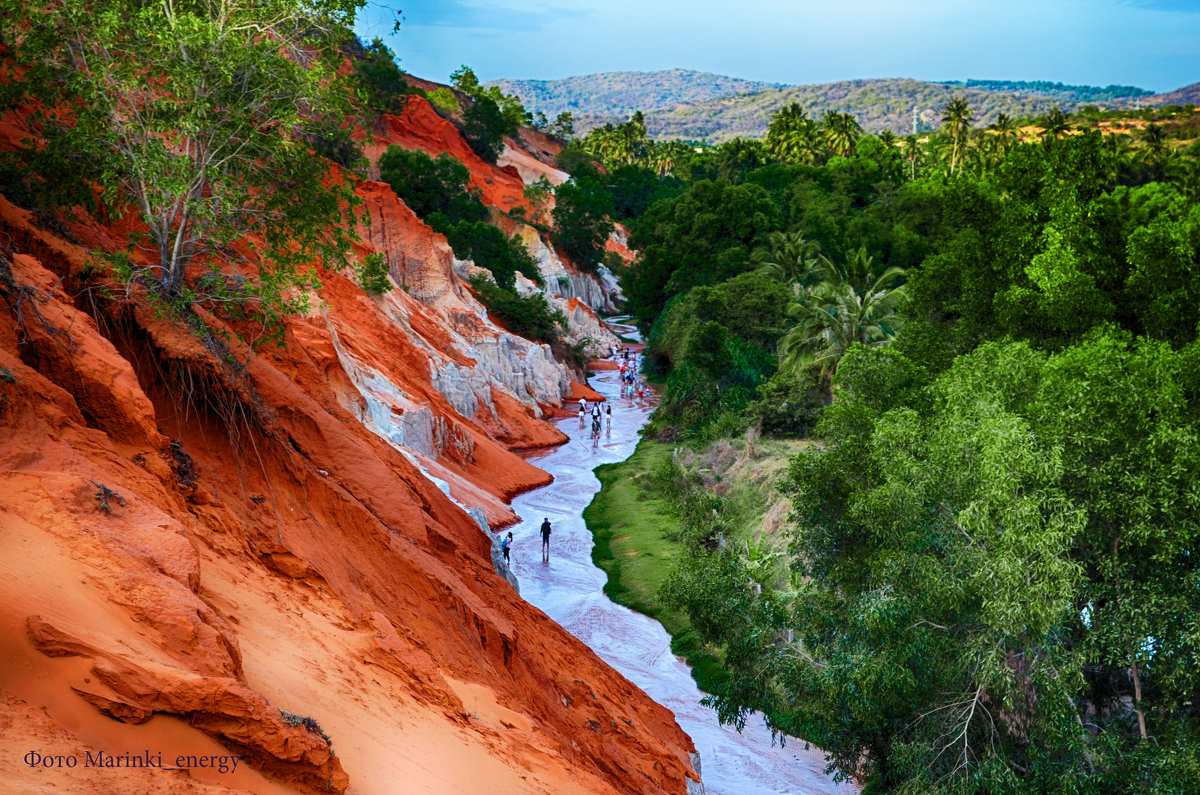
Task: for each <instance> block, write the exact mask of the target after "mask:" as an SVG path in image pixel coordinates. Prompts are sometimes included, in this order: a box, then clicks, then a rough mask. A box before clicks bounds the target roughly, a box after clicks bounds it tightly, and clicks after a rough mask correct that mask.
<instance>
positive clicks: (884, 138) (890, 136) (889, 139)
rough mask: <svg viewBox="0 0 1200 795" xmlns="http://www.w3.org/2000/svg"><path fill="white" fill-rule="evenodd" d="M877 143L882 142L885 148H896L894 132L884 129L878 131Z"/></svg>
mask: <svg viewBox="0 0 1200 795" xmlns="http://www.w3.org/2000/svg"><path fill="white" fill-rule="evenodd" d="M879 143H881V144H883V147H884V148H885V149H895V148H896V134H895V133H894V132H892V131H891V130H884V131H883V132H881V133H879Z"/></svg>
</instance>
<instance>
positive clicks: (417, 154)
mask: <svg viewBox="0 0 1200 795" xmlns="http://www.w3.org/2000/svg"><path fill="white" fill-rule="evenodd" d="M379 178H380V179H381V180H382V181H384V182H386V183H387V184H389V185H391V186H392V190H394V191H396V195H397V196H399V197H400V198H401V199H402V200H403V201H404V203H405V204H407V205H408V206H409V208H410V209H412V211H413V212H414V213H416V214H417V215H418V216H420V217H421V218H422V219H428V218H429V217H430V216H431V215H432V214H434V213H442V214H443V215H444V216H445V217H446V218H447V220H448V221H449V222H450V223H451V224H456V223H458V222H460V221H486V220H487V217H488V212H487V208H486V207H485V206H484V204H483V200H482V198H481V197H480V193H479V191H478V190H477V189H475V188H473V187H472V186H471V172H470V171H469V170H468V169H467V167H466V166H465V165H463V164H462V163H461V162H460V161H458V160H456V159H455V158H453V157H451V156H450V155H449V154H447V153H445V152H442V153H441V154H439V155H438V156H437V157H435V158H433V157H430V156H429V155H427V154H426V153H425V152H422V151H421V150H419V149H404V148H403V147H399V146H389V147H388V148H387V150H386V151H385V152H384V153H383V154H382V155H380V157H379Z"/></svg>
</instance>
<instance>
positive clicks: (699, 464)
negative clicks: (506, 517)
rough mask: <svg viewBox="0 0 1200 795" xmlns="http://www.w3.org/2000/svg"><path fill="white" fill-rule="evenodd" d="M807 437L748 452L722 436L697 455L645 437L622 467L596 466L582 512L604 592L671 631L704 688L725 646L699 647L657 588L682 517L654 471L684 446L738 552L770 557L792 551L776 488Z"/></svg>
mask: <svg viewBox="0 0 1200 795" xmlns="http://www.w3.org/2000/svg"><path fill="white" fill-rule="evenodd" d="M809 444H810V443H809V442H806V441H799V440H781V439H763V440H759V442H758V445H757V450H756V451H755V453H754V454H753V455H752V456H749V457H748V456H747V454H746V448H745V443H744V441H733V440H720V441H718V442H715V443H713V444H711V445H709V446H708V448H706V449H705V450H704V451H702V452H700V453H695V452H693V451H691V450H688V449H686V448H678V445H675V444H669V443H665V442H656V441H653V440H650V439H643V440H642V441H641V442H639V443H638V446H637V449H636V450H634V453H633V455H631V456H630V457H629V458H628V459H626V460H625V461H622V462H621V463H619V464H605V465H604V466H600V467H597V468H596V476H597V477H598V478H599V479H600V484H601V489H600V492H599V493H598V494H597V495H596V497H595V499H593V500H592V503H591V505H589V506H588V507H587V508H586V509H585V510H584V512H583V517H584V519H585V520H586V521H587V525H588V527H589V528H591V531H592V536H593V537H594V539H595V542H596V543H595V547H594V548H593V550H592V561H593V562H594V563H595V564H596V565H597V566H599V567H600V568H601V569H603V570H604V571H605V573H607V574H608V582H607V583H606V584H605V586H604V592H605V593H606V594H608V597H609V598H610V599H612V600H613V601H614V602H617V603H618V604H623V605H625V606H626V607H629V608H631V609H633V610H637V611H638V612H640V613H645V614H646V615H648V616H650V617H651V618H654V619H656V620H657V621H659V622H660V623H661V624H662V625H663V627H664V628H665V629H666V630H667V632H668V633H669V634H670V635H671V650H672V651H673V652H674V653H675V654H678V655H680V656H681V657H684V658H685V659H686V660H687V662H688V665H690V666H691V667H692V675H693V676H694V677H695V679H696V682H697V684H699V686H700V688H701V689H702V690H708V691H709V692H711V691H712V687H713V686H714V685H715V684H716V683H717V682H719V681H720V680H721V679H723V678H724V676H725V674H724V671H723V670H722V668H721V662H722V658H723V654H722V650H721V649H718V648H712V647H707V646H705V645H704V644H702V643H701V642H700V641H699V639H698V638H697V637H696V634H695V632H694V631H693V630H692V627H691V625H690V623H689V622H688V619H687V616H685V615H683V614H682V613H680V612H678V611H675V610H670V609H668V608H666V607H665V606H663V604H662V602H661V601H660V600H659V598H658V591H659V588H660V587H661V586H662V584H663V582H664V581H665V580H666V579H667V576H668V575H669V574H670V572H671V569H672V567H673V565H674V562H675V558H676V557H677V556H678V555H679V553H680V552H681V545H680V542H679V541H678V536H677V532H678V525H679V522H678V519H677V517H676V516H675V515H674V513H673V512H672V508H671V503H670V502H669V501H668V499H667V498H666V496H665V495H663V494H661V493H659V491H658V489H660V488H664V487H663V486H661V485H656V484H655V483H654V481H653V477H652V473H653V472H654V470H655V469H656V468H657V467H659V466H661V465H662V464H663V463H665V462H666V461H668V460H670V458H671V456H672V454H673V452H674V451H675V450H676V449H679V459H678V460H679V462H680V464H682V465H683V466H684V467H686V468H688V469H690V470H692V471H695V472H697V473H699V474H700V476H701V479H702V482H703V483H704V488H706V489H707V490H711V491H713V492H715V493H717V494H720V495H721V496H722V497H723V498H724V506H725V507H724V515H725V516H726V518H727V519H728V521H729V530H730V532H729V537H728V539H727V542H728V544H729V547H730V549H731V551H732V552H733V553H734V554H739V555H746V556H752V558H761V557H765V556H766V555H767V554H768V553H770V552H781V551H783V550H786V548H787V537H786V533H785V532H784V530H785V528H786V527H787V525H788V519H787V515H788V511H789V509H790V505H789V503H788V501H787V499H786V498H785V497H784V496H783V495H781V494H780V493H779V492H778V491H777V490H776V488H775V484H776V483H778V482H779V479H780V478H781V477H782V476H783V475H784V473H785V472H786V470H787V464H788V460H789V459H790V458H791V457H792V456H794V455H795V454H796V453H798V452H799V451H800V450H801V449H803V448H804V447H806V446H807V445H809ZM771 568H772V571H771V572H770V577H771V579H777V580H779V583H778V584H779V586H780V587H784V586H786V583H787V578H788V572H787V570H786V567H784V566H782V565H773V566H772V567H771Z"/></svg>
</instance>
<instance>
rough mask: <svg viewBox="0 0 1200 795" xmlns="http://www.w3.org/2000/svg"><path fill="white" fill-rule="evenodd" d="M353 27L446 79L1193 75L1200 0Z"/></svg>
mask: <svg viewBox="0 0 1200 795" xmlns="http://www.w3.org/2000/svg"><path fill="white" fill-rule="evenodd" d="M400 9H402V10H403V20H404V21H403V24H402V25H401V28H400V32H399V33H397V34H395V35H392V34H391V30H392V22H393V21H394V20H395V18H396V12H397V10H400ZM358 32H359V35H361V36H363V37H365V38H368V39H369V38H371V37H373V36H379V37H380V38H382V39H383V40H384V41H385V42H386V43H387V44H388V46H390V47H391V48H392V49H393V50H394V51H395V52H396V54H397V55H398V56H399V57H400V61H401V66H402V67H403V68H404V69H405V70H406V71H409V72H411V73H412V74H414V75H417V76H419V77H424V78H427V79H430V80H438V81H442V82H445V81H446V79H447V77H448V76H449V74H450V72H452V71H453V70H454V69H455V68H456V67H457V66H458V65H459V64H463V63H465V64H468V65H470V66H471V67H472V68H473V69H474V70H475V73H476V74H477V75H479V77H480V79H481V80H492V79H496V78H501V77H514V78H532V79H553V78H559V77H567V76H569V75H578V74H587V73H590V72H611V71H623V70H655V69H670V68H673V67H681V68H684V69H698V70H701V71H706V72H716V73H718V74H726V75H731V76H734V77H743V78H749V79H754V80H768V81H772V82H780V83H795V84H804V83H825V82H830V81H834V80H846V79H852V78H869V77H913V78H917V79H921V80H956V79H965V78H995V79H1010V80H1057V81H1061V82H1064V83H1077V84H1090V85H1108V84H1110V83H1118V84H1125V85H1137V86H1142V87H1143V88H1149V89H1152V90H1156V91H1169V90H1171V89H1175V88H1179V87H1180V86H1183V85H1187V84H1189V83H1195V82H1198V81H1200V0H999V1H997V0H924V1H923V2H904V0H840V1H839V0H792V2H785V1H784V0H737V2H732V3H731V2H718V1H717V0H688V1H687V2H684V0H589V1H588V2H584V1H583V0H545V2H540V1H539V0H387V2H386V3H381V2H378V0H369V5H368V6H367V7H366V8H365V9H364V10H363V11H362V13H361V14H360V17H359V24H358Z"/></svg>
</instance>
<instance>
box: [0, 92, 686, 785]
mask: <svg viewBox="0 0 1200 795" xmlns="http://www.w3.org/2000/svg"><path fill="white" fill-rule="evenodd" d="M430 114H432V111H431V109H429V108H428V107H423V106H422V104H421V103H420V102H416V101H414V103H413V105H411V106H410V111H409V112H408V113H406V114H405V116H404V117H403V118H396V117H391V118H386V119H385V120H384V122H383V125H382V128H383V129H382V130H381V131H379V132H378V136H379V137H378V139H377V141H381V142H386V141H389V140H393V139H396V140H399V139H404V140H409V141H412V142H416V143H421V144H423V145H425V146H428V147H431V148H432V147H434V146H435V145H436V146H441V145H443V144H444V145H445V147H446V149H445V151H452V152H453V153H455V154H456V156H462V157H464V158H465V157H467V155H466V154H465V153H464V152H463V151H462V149H463V147H465V144H464V143H463V142H462V141H461V138H460V137H457V133H456V132H455V131H454V129H453V127H452V125H450V126H448V125H449V123H448V122H444V120H441V119H440V118H438V117H436V114H432V116H431V115H430ZM389 136H391V137H389ZM405 136H407V137H405ZM8 145H10V146H11V145H14V144H13V142H11V141H10V142H8ZM470 165H471V168H472V174H473V180H478V182H479V184H480V185H481V186H483V187H485V188H486V190H485V196H486V197H488V199H489V201H490V202H492V203H493V204H499V205H504V203H505V202H510V201H514V200H515V199H514V195H519V191H520V186H521V184H522V183H521V179H520V176H519V174H517V173H516V169H515V168H512V169H508V170H505V169H494V168H493V167H490V166H486V164H481V163H475V162H473V163H471V164H470ZM489 191H490V193H489ZM359 193H360V196H362V197H363V198H364V200H365V202H366V210H367V212H369V213H370V215H371V218H372V224H371V226H370V227H369V228H367V229H364V230H363V235H362V237H363V242H362V248H361V249H360V252H359V253H361V254H366V253H369V252H372V251H377V252H379V253H381V254H383V255H384V256H385V257H386V258H387V261H388V263H389V267H390V270H391V273H392V276H393V278H394V279H395V280H396V281H397V283H398V284H400V285H404V286H407V287H408V290H407V291H405V290H404V289H402V288H401V289H397V290H394V291H392V292H391V293H389V294H388V295H386V296H383V297H375V298H372V297H368V296H366V295H364V294H363V293H362V291H361V290H359V289H358V288H357V287H356V286H355V284H354V283H353V281H352V280H351V279H350V278H348V277H347V276H346V275H345V274H341V273H335V272H329V271H326V272H324V273H322V274H321V281H322V285H323V286H322V289H321V292H320V295H319V296H318V300H317V301H314V302H313V303H314V306H316V307H318V310H317V311H316V312H315V313H314V314H313V315H312V316H310V317H303V318H292V319H289V320H288V323H287V329H286V340H287V345H286V347H283V348H277V349H270V350H264V351H262V352H260V353H252V352H250V351H248V350H246V349H245V348H244V347H242V346H240V345H238V344H236V343H234V344H233V346H232V354H233V355H234V356H235V357H236V358H237V359H238V360H239V361H240V362H243V363H244V365H239V366H237V367H232V366H230V365H229V363H228V362H227V361H225V360H224V359H223V358H221V357H217V356H214V354H213V352H212V351H211V350H210V349H209V348H208V347H206V346H205V345H203V344H201V342H200V341H199V340H198V339H197V338H196V337H194V336H192V335H191V334H190V333H189V332H188V331H186V330H185V329H184V327H183V326H181V325H179V324H177V323H175V322H173V321H171V320H170V319H168V318H160V317H156V316H155V315H154V313H153V312H150V311H148V310H147V309H145V307H144V306H143V305H139V304H136V303H134V304H122V303H115V302H110V301H108V300H105V299H103V298H102V295H103V294H102V293H98V292H97V293H94V294H95V295H97V296H101V298H100V299H99V300H97V301H95V302H85V301H83V300H80V301H78V302H77V301H75V300H74V299H73V298H71V297H69V296H68V291H69V293H70V295H75V294H80V293H81V292H82V290H83V289H84V288H85V287H86V288H88V289H92V290H94V289H96V288H98V287H99V286H100V285H98V284H97V283H96V282H95V281H90V280H92V279H94V278H95V277H94V276H91V275H87V274H86V273H85V267H84V266H85V262H86V261H87V256H88V255H87V249H86V248H85V247H84V246H87V247H93V246H94V247H99V248H107V249H109V250H112V249H115V248H117V247H118V246H119V245H120V242H121V241H122V240H124V239H125V232H126V231H127V230H126V229H119V228H110V227H107V226H105V225H104V224H101V223H98V222H97V221H96V220H94V219H90V218H82V219H80V220H79V221H77V222H74V223H73V224H72V227H71V229H72V232H73V233H74V234H75V236H76V237H77V238H78V239H79V240H80V241H82V243H83V246H78V245H74V244H72V243H68V242H67V241H65V240H63V239H61V238H59V237H56V236H55V235H53V234H52V233H50V232H47V231H46V230H44V229H41V228H39V227H37V226H36V225H35V224H33V222H32V220H31V219H30V217H29V214H28V213H26V212H24V211H21V210H19V209H17V208H15V207H14V206H12V205H11V204H9V203H8V202H7V201H5V200H3V199H0V233H3V240H4V241H5V245H6V246H7V248H6V249H5V250H4V251H3V252H0V253H2V254H3V256H4V257H5V261H6V262H8V263H9V264H10V265H11V274H12V277H13V279H14V283H15V284H16V285H18V286H19V287H22V288H29V289H30V290H36V291H37V293H36V294H37V298H38V301H39V310H40V313H41V315H40V318H38V319H35V320H30V321H29V323H28V327H27V328H26V329H23V330H20V331H18V330H17V329H14V328H13V327H12V325H11V324H2V323H0V367H2V368H3V373H0V375H2V376H3V377H0V494H2V495H4V497H3V499H0V696H2V697H0V726H3V727H7V726H10V725H11V726H14V727H18V728H19V729H20V730H21V732H26V733H25V734H24V735H20V732H17V733H16V734H14V733H12V732H4V731H0V790H6V791H7V790H20V789H27V788H30V787H32V788H34V789H46V790H53V789H63V788H66V787H70V786H76V787H78V786H80V785H82V786H85V787H89V788H90V789H91V791H96V792H108V791H111V792H128V791H145V792H150V791H154V792H168V793H169V792H201V791H214V792H217V791H220V792H226V791H259V792H261V791H269V790H271V789H272V788H274V789H279V788H283V789H286V790H293V791H297V792H330V791H332V792H341V791H347V790H349V791H354V792H362V793H390V792H395V786H396V782H399V781H402V782H404V783H405V787H406V791H410V792H428V793H441V792H448V791H468V790H469V791H487V792H499V793H527V792H556V793H558V792H562V793H606V792H610V793H626V792H647V793H649V792H684V791H686V790H687V787H688V782H689V781H692V780H695V779H696V776H695V773H694V771H693V769H692V766H691V763H690V761H689V759H688V753H689V752H691V751H692V750H693V748H692V745H691V743H690V741H689V740H688V739H687V738H686V736H684V735H683V734H682V733H681V732H680V731H679V729H678V727H677V726H676V725H675V723H674V720H673V718H672V716H671V715H670V713H669V712H668V711H667V710H665V709H663V708H662V707H659V706H658V705H656V704H654V703H653V702H650V701H649V700H648V699H647V698H646V697H645V696H644V694H642V693H640V691H637V690H636V689H635V688H633V687H632V686H631V685H630V684H629V683H628V682H627V681H626V680H624V679H623V678H622V677H621V676H620V675H618V674H616V673H615V672H614V671H612V670H611V669H609V668H608V667H607V666H606V665H604V664H603V663H602V662H601V661H600V660H599V658H597V657H596V656H595V655H594V654H593V653H592V652H591V651H590V650H588V649H587V648H586V647H584V646H583V645H582V644H580V643H579V642H578V641H577V640H575V639H574V638H572V637H571V636H569V635H567V634H566V633H565V632H563V631H562V630H561V629H560V628H559V627H558V626H557V625H555V624H553V623H552V622H551V621H549V619H547V618H546V617H545V616H544V615H543V614H541V613H540V612H539V611H536V610H532V609H530V608H528V607H527V606H526V605H525V603H524V602H522V601H521V600H520V598H519V596H517V595H516V593H515V592H514V590H513V586H512V585H510V583H508V582H506V581H505V580H504V579H503V578H502V577H501V576H500V575H498V574H497V572H496V570H495V567H494V565H493V560H492V549H493V537H492V536H489V533H488V531H487V530H486V529H485V528H484V526H482V525H481V524H480V523H479V522H478V521H476V519H475V518H472V516H471V515H469V514H468V513H467V511H465V510H463V507H462V506H466V507H469V508H472V509H474V508H476V507H478V508H479V510H478V511H477V512H474V511H473V513H476V515H477V516H479V517H482V518H483V519H485V520H486V522H488V523H490V525H491V527H492V528H498V527H500V526H502V525H503V524H504V523H506V522H509V521H512V519H513V517H512V513H511V509H509V508H508V507H507V505H506V504H505V500H506V499H508V498H509V497H511V496H512V495H513V494H515V493H517V492H519V491H522V490H525V489H528V488H530V487H532V486H535V485H537V484H539V483H544V482H546V479H547V478H548V476H547V475H546V474H545V473H544V472H542V471H541V470H538V469H537V468H536V467H534V466H533V465H532V464H530V463H528V462H527V461H524V460H523V459H521V458H520V457H518V456H516V455H514V453H513V452H511V448H519V447H536V446H544V445H548V444H554V443H557V442H559V441H561V440H562V435H561V434H560V433H559V432H558V431H556V430H555V429H553V428H552V427H550V426H549V425H548V424H547V423H545V422H543V421H542V420H541V419H540V416H541V414H542V412H543V410H544V408H547V407H551V406H555V405H559V404H560V403H561V400H562V398H563V396H564V395H569V394H574V393H576V392H579V391H580V389H581V387H580V386H579V385H578V384H574V383H572V382H571V381H570V379H569V375H568V373H567V371H566V369H565V368H564V367H562V366H561V365H559V364H557V363H556V362H554V361H553V359H552V358H551V357H550V356H549V353H548V351H547V350H546V349H545V347H544V346H541V345H537V344H535V343H530V342H528V341H523V340H520V339H519V338H516V337H514V336H513V335H511V334H508V333H507V332H505V331H503V330H502V329H499V328H498V327H496V326H495V324H493V323H491V322H490V321H489V320H488V318H487V315H486V313H485V312H483V310H482V308H481V307H480V306H479V305H478V303H477V302H476V301H475V299H474V298H473V297H472V296H471V295H470V292H469V290H467V289H466V288H465V286H464V285H463V283H462V281H461V279H459V277H458V276H457V274H456V273H455V262H454V261H453V256H452V254H451V253H450V252H449V249H448V247H446V245H445V241H444V240H442V239H441V238H440V237H439V236H437V235H436V234H434V233H433V232H432V231H431V230H429V229H428V228H427V227H425V226H424V225H423V224H421V223H420V222H419V220H417V219H416V218H415V216H413V215H412V213H411V212H409V211H408V210H407V208H405V207H404V206H403V205H402V204H401V203H399V202H398V201H397V200H396V199H395V197H394V195H391V194H390V191H388V190H387V189H386V186H382V185H380V184H379V183H370V182H365V183H363V184H361V185H360V186H359ZM127 219H128V216H127ZM122 223H126V224H128V223H129V221H128V220H126V221H123V222H122ZM84 306H86V307H87V308H88V311H86V312H85V311H83V309H82V308H81V307H84ZM582 307H583V305H582V304H580V307H579V308H582ZM93 313H94V314H93ZM199 314H200V315H201V317H203V318H204V319H205V320H206V322H208V323H210V324H211V325H213V326H214V327H216V328H218V329H221V328H222V324H221V323H220V321H217V320H216V319H214V318H211V317H209V316H207V315H204V314H203V313H202V312H200V313H199ZM26 317H27V319H29V318H30V317H31V316H29V315H27V316H26ZM97 318H98V319H99V320H100V321H101V323H100V324H99V325H98V324H97V322H96V320H97ZM576 322H577V323H580V324H586V323H589V322H591V321H590V319H588V318H587V317H583V316H580V317H579V318H578V319H577V320H576ZM55 331H58V332H63V333H65V334H67V335H68V336H69V343H65V342H64V341H63V338H62V337H61V336H59V335H58V334H56V333H55ZM439 484H441V485H442V486H444V490H443V488H442V487H440V486H439ZM594 725H598V726H601V727H620V730H619V731H618V730H616V729H613V730H611V731H609V730H603V731H600V732H596V731H592V730H589V729H588V727H589V726H594ZM18 735H20V736H18ZM28 742H38V743H44V746H43V747H44V748H45V749H47V750H51V751H54V752H56V753H59V754H62V753H77V754H81V753H83V752H84V751H88V752H93V753H95V752H100V751H103V752H105V753H107V754H122V753H127V752H131V751H141V750H142V749H145V750H146V753H161V754H163V755H164V756H165V757H167V758H168V759H170V758H173V757H174V756H175V755H185V757H187V756H190V757H192V758H195V759H201V758H206V759H207V758H216V757H217V756H222V757H224V756H226V755H228V756H230V757H233V756H236V757H238V758H239V762H240V764H239V766H238V768H237V770H236V772H232V773H223V772H221V773H219V772H217V771H216V770H210V769H207V768H203V769H202V768H200V767H193V768H192V769H190V771H189V772H174V773H156V772H155V771H150V770H146V769H139V770H137V771H136V772H131V771H124V770H121V771H116V772H115V773H114V772H113V771H109V770H97V771H95V775H94V776H93V777H91V778H85V779H81V778H80V777H79V776H78V775H77V773H76V772H75V771H73V770H69V769H60V768H47V769H37V770H34V769H31V768H28V767H25V766H23V765H22V764H21V763H20V762H19V761H14V760H20V759H21V757H22V755H23V754H24V753H26V752H27V751H28V750H29V748H27V747H25V744H26V743H28ZM64 749H66V750H64ZM117 774H120V775H117Z"/></svg>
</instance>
